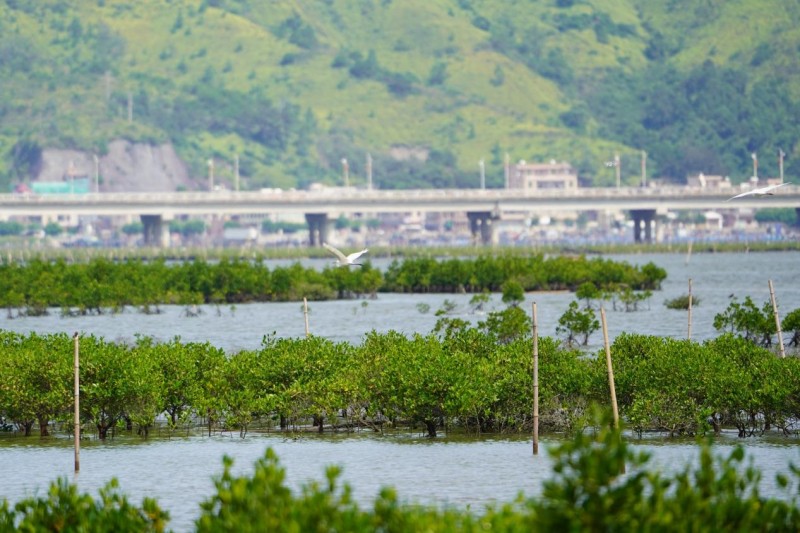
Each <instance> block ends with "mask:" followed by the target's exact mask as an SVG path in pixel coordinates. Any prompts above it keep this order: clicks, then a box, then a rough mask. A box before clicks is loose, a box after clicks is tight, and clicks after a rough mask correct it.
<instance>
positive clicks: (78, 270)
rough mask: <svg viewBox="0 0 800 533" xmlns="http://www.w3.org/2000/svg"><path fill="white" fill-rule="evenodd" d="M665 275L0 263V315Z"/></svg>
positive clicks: (511, 258) (581, 267)
mask: <svg viewBox="0 0 800 533" xmlns="http://www.w3.org/2000/svg"><path fill="white" fill-rule="evenodd" d="M665 278H666V271H665V270H663V269H661V268H659V267H656V266H655V265H653V264H647V265H644V266H642V267H641V268H637V267H634V266H631V265H629V264H627V263H624V262H613V261H610V260H606V259H586V258H584V257H552V258H545V257H544V256H543V255H534V256H530V257H522V256H516V255H511V254H508V255H500V256H481V257H478V258H475V259H449V260H445V261H436V260H435V259H416V258H411V259H406V260H404V261H403V262H402V263H400V262H398V261H395V262H393V263H392V265H391V266H390V267H389V269H388V271H387V272H386V273H385V274H382V273H381V272H380V271H379V270H377V269H376V268H374V267H373V266H372V265H371V264H370V263H369V262H366V263H365V264H364V266H363V267H361V268H358V269H353V268H350V269H348V268H336V267H326V268H324V269H323V270H322V271H318V270H315V269H314V268H306V267H303V266H302V265H301V264H300V263H294V264H291V265H288V266H276V267H273V268H269V267H268V266H267V265H265V264H264V262H263V260H261V259H258V260H252V261H248V260H241V259H228V258H223V259H221V260H219V261H218V262H206V261H202V260H195V261H191V262H179V263H175V264H170V263H167V262H166V261H165V260H163V259H157V260H153V261H138V260H128V261H123V262H113V261H110V260H108V259H104V258H98V257H95V258H92V259H90V260H89V261H87V262H79V263H69V262H67V261H65V260H64V259H63V258H61V259H57V260H55V261H45V260H42V259H31V260H30V261H27V262H24V263H16V262H5V263H3V264H0V306H2V307H4V308H6V310H7V314H8V316H9V317H13V316H14V313H15V312H16V313H17V314H24V315H28V316H39V315H43V314H46V313H48V312H49V309H52V308H60V309H61V312H62V313H63V314H99V313H103V312H107V311H110V312H116V311H120V310H123V309H125V308H127V307H134V308H137V309H139V310H141V311H142V312H145V313H157V312H159V307H158V306H159V305H162V304H178V305H188V306H191V305H196V304H202V303H206V304H239V303H246V302H270V301H293V300H298V301H299V300H302V299H303V298H304V297H305V298H308V299H309V300H327V299H334V298H352V297H361V296H366V295H374V294H375V293H377V292H378V291H383V292H455V291H462V290H466V291H470V292H476V293H481V292H483V291H501V290H502V291H503V292H504V301H505V298H511V299H512V301H519V300H520V299H521V298H522V296H524V292H523V291H525V290H550V289H559V290H560V289H575V288H576V287H578V285H580V284H581V283H585V282H588V281H591V282H593V283H594V284H595V285H597V286H598V287H603V288H605V289H608V290H611V289H615V288H616V289H620V290H622V289H624V290H631V289H637V290H652V289H657V288H659V287H660V284H661V282H662V281H663V280H664V279H665Z"/></svg>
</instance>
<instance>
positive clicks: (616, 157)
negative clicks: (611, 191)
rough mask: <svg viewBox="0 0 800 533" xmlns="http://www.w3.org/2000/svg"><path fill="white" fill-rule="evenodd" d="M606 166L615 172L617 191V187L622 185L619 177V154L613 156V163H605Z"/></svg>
mask: <svg viewBox="0 0 800 533" xmlns="http://www.w3.org/2000/svg"><path fill="white" fill-rule="evenodd" d="M606 166H607V167H614V169H615V170H616V175H617V189H619V187H620V185H621V183H622V176H621V175H620V164H619V154H614V160H613V161H606Z"/></svg>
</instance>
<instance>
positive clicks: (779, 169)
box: [778, 148, 786, 183]
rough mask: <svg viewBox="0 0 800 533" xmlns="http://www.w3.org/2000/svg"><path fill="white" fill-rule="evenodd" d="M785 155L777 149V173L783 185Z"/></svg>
mask: <svg viewBox="0 0 800 533" xmlns="http://www.w3.org/2000/svg"><path fill="white" fill-rule="evenodd" d="M785 155H786V154H784V153H783V150H781V149H780V148H778V171H779V172H780V176H781V183H783V158H784V156H785Z"/></svg>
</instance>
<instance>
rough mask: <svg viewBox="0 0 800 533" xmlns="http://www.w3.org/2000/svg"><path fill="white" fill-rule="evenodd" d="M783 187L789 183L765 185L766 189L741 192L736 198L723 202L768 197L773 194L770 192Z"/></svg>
mask: <svg viewBox="0 0 800 533" xmlns="http://www.w3.org/2000/svg"><path fill="white" fill-rule="evenodd" d="M784 185H789V183H788V182H787V183H779V184H777V185H767V186H766V187H760V188H758V189H753V190H750V191H745V192H743V193H741V194H737V195H736V196H733V197H731V198H728V199H727V200H725V201H726V202H730V201H731V200H735V199H737V198H743V197H745V196H769V195H773V194H775V193H774V192H772V191H774V190H775V189H777V188H778V187H783V186H784Z"/></svg>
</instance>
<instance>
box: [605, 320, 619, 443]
mask: <svg viewBox="0 0 800 533" xmlns="http://www.w3.org/2000/svg"><path fill="white" fill-rule="evenodd" d="M600 318H601V320H602V321H603V346H604V347H605V350H606V368H607V369H608V388H609V389H610V390H611V412H612V413H613V415H614V428H616V429H619V410H618V409H617V391H616V389H615V388H614V369H613V368H612V366H611V347H610V346H609V345H608V325H607V324H606V310H605V308H604V307H600Z"/></svg>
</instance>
